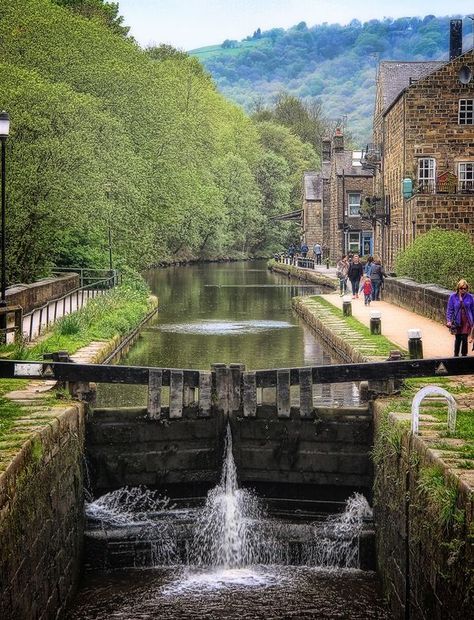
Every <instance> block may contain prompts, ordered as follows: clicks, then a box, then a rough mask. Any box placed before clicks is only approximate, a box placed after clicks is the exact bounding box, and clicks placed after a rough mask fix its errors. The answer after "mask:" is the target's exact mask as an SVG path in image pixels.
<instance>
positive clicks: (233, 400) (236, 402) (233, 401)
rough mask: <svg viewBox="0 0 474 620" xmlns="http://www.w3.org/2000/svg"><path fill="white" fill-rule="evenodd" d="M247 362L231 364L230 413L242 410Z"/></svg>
mask: <svg viewBox="0 0 474 620" xmlns="http://www.w3.org/2000/svg"><path fill="white" fill-rule="evenodd" d="M244 371H245V364H230V366H229V413H230V414H232V413H233V412H238V411H240V408H241V383H242V373H243V372H244Z"/></svg>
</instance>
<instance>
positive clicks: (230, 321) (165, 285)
mask: <svg viewBox="0 0 474 620" xmlns="http://www.w3.org/2000/svg"><path fill="white" fill-rule="evenodd" d="M146 279H147V281H148V283H149V285H150V288H151V290H152V292H153V294H154V295H156V296H157V297H158V299H159V313H158V315H157V316H156V318H155V319H154V320H153V322H152V323H150V324H149V325H148V326H147V327H146V328H144V329H143V331H142V333H141V337H140V340H139V341H138V343H137V344H136V345H135V346H134V347H133V349H132V350H131V351H130V353H129V355H128V357H127V358H126V359H125V360H123V363H124V364H130V365H140V366H158V367H162V368H191V369H203V370H208V369H209V368H210V367H211V365H212V364H214V363H225V364H232V363H242V364H245V367H246V369H247V370H255V369H260V368H288V367H295V366H317V365H321V364H331V363H334V362H336V361H338V360H336V359H335V358H334V356H332V355H331V354H330V353H329V352H328V350H327V349H326V348H325V345H324V344H323V343H322V342H321V341H319V340H318V339H317V337H316V336H315V335H314V333H313V332H312V331H311V330H310V329H309V327H308V326H307V325H306V324H305V323H304V322H303V321H302V320H301V319H300V318H299V317H298V316H297V315H296V314H295V313H294V312H293V310H292V309H291V298H292V297H294V296H297V295H312V294H318V293H321V292H323V289H322V288H321V287H318V286H313V285H308V284H299V283H293V282H292V281H290V280H288V278H287V277H286V276H283V275H280V274H274V273H271V272H270V271H268V270H267V269H266V262H265V261H255V262H253V263H244V262H242V263H232V264H228V263H226V264H207V265H193V266H186V267H183V266H181V267H170V268H168V269H153V270H150V271H149V272H148V273H147V274H146ZM111 390H113V397H109V396H108V394H110V393H111ZM316 392H317V394H316V395H315V396H316V397H317V398H322V399H323V401H324V403H325V404H329V403H330V402H337V403H339V404H352V403H354V402H355V401H354V393H353V390H352V387H350V386H349V387H348V386H347V385H338V386H334V387H330V386H318V389H317V390H316ZM356 396H357V395H356ZM145 399H146V390H145V389H144V388H141V387H131V388H130V387H120V386H113V388H112V387H101V388H100V389H99V404H102V405H107V404H112V403H115V404H116V403H117V402H118V401H120V402H121V404H122V405H124V406H125V405H142V404H144V403H145ZM331 399H332V401H331Z"/></svg>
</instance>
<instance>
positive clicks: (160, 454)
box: [86, 405, 373, 500]
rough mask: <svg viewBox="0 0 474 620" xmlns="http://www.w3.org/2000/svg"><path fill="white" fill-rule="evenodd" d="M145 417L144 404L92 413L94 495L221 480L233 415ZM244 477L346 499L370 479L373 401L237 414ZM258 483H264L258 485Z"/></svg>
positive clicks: (192, 489)
mask: <svg viewBox="0 0 474 620" xmlns="http://www.w3.org/2000/svg"><path fill="white" fill-rule="evenodd" d="M162 413H163V417H162V418H161V419H160V420H150V419H147V418H146V415H145V414H146V412H145V410H139V409H117V410H111V409H108V410H95V411H94V415H93V418H92V419H91V420H90V421H88V428H87V442H86V443H87V455H88V461H89V463H90V465H91V467H90V472H91V478H92V483H93V488H94V495H101V494H103V493H105V492H107V491H111V490H113V489H117V488H120V487H122V486H124V485H140V484H145V485H147V486H150V487H153V488H158V489H159V490H160V491H164V492H166V494H168V495H170V496H171V497H175V496H179V495H180V493H182V492H183V489H186V491H187V492H188V493H189V494H190V496H196V495H197V496H199V495H202V491H203V490H206V489H207V488H210V487H211V486H213V485H215V484H216V483H217V482H218V480H219V477H220V473H221V467H222V457H223V452H224V434H225V428H226V425H227V417H226V416H224V415H222V414H219V413H218V412H216V411H215V410H212V411H211V415H210V416H209V417H206V418H204V417H202V416H200V414H199V412H198V411H196V409H193V408H191V407H190V408H189V409H188V410H186V409H185V410H184V412H183V417H182V418H175V419H169V418H168V416H167V413H166V411H164V412H163V410H162ZM230 422H231V427H232V435H233V448H234V457H235V461H236V465H237V470H238V472H239V481H240V482H241V483H242V484H244V485H245V484H250V485H251V486H256V485H263V486H265V487H266V488H268V487H271V488H272V489H273V494H278V491H277V490H276V489H277V488H278V487H282V486H285V491H284V493H285V494H286V493H287V491H288V490H291V489H292V488H293V489H296V488H298V489H299V493H298V497H299V498H300V499H303V498H304V496H305V495H307V496H308V498H310V499H311V498H313V496H314V495H317V494H318V490H319V491H321V492H322V495H324V489H326V490H328V489H331V493H329V491H327V493H326V495H327V496H329V495H331V494H332V495H338V497H339V499H341V500H344V499H346V498H347V497H348V496H349V495H350V494H351V493H352V492H354V491H360V492H364V493H365V494H366V495H368V496H370V489H371V485H372V478H373V476H372V465H371V459H370V449H371V446H372V418H371V416H369V415H368V412H367V406H363V407H352V408H346V409H345V408H339V409H325V408H317V409H315V410H313V412H312V415H310V416H308V417H305V418H302V417H301V416H300V415H299V412H298V410H297V409H296V408H292V411H291V416H290V418H289V419H283V418H279V417H278V416H277V413H276V407H275V406H270V405H259V406H258V408H257V413H256V416H255V417H252V418H251V419H250V418H246V417H244V416H243V415H241V414H236V415H233V416H232V417H231V420H230ZM259 488H260V487H259Z"/></svg>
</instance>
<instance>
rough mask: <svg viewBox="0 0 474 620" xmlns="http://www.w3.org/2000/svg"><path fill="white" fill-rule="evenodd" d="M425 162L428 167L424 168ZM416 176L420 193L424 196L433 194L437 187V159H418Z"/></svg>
mask: <svg viewBox="0 0 474 620" xmlns="http://www.w3.org/2000/svg"><path fill="white" fill-rule="evenodd" d="M424 162H427V163H428V165H427V166H425V165H423V166H422V163H424ZM426 173H428V174H426ZM416 175H417V181H418V187H419V191H420V192H421V193H424V194H427V193H433V192H434V190H435V185H436V159H435V158H434V157H420V158H418V168H417V173H416Z"/></svg>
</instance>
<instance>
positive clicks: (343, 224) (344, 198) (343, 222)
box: [342, 170, 346, 254]
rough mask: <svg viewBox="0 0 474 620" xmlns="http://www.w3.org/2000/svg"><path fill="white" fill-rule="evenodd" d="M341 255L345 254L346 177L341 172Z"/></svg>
mask: <svg viewBox="0 0 474 620" xmlns="http://www.w3.org/2000/svg"><path fill="white" fill-rule="evenodd" d="M342 253H343V254H345V253H346V177H345V171H344V170H343V171H342Z"/></svg>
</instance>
